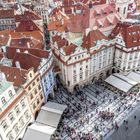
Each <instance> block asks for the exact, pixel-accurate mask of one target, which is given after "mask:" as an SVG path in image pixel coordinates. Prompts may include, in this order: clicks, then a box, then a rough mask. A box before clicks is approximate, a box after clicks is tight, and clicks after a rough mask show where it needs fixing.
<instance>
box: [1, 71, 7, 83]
mask: <svg viewBox="0 0 140 140" xmlns="http://www.w3.org/2000/svg"><path fill="white" fill-rule="evenodd" d="M0 80H4V81H6V76H5V74H4V73H3V72H0Z"/></svg>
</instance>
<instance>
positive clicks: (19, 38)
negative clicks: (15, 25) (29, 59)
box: [10, 31, 44, 49]
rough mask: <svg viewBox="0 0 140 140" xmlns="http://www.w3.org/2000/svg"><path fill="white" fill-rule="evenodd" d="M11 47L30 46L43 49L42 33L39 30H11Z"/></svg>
mask: <svg viewBox="0 0 140 140" xmlns="http://www.w3.org/2000/svg"><path fill="white" fill-rule="evenodd" d="M11 38H12V40H11V44H10V46H11V47H30V48H39V49H43V48H44V45H43V34H42V33H41V32H39V31H34V32H12V33H11Z"/></svg>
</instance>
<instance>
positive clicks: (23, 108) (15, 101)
mask: <svg viewBox="0 0 140 140" xmlns="http://www.w3.org/2000/svg"><path fill="white" fill-rule="evenodd" d="M0 83H1V85H0V91H1V94H0V106H1V108H0V110H1V113H0V132H1V137H2V139H3V140H17V139H19V138H22V136H23V134H24V132H25V129H26V127H27V125H28V124H29V123H30V122H32V121H33V116H32V115H31V112H30V108H29V104H28V101H27V98H26V96H25V93H24V91H23V89H19V90H17V91H16V90H15V89H14V86H13V84H12V83H11V82H8V81H1V82H0Z"/></svg>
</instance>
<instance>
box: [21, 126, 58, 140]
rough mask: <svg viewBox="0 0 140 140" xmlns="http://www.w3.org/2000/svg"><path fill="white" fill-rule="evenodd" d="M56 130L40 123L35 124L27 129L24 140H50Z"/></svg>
mask: <svg viewBox="0 0 140 140" xmlns="http://www.w3.org/2000/svg"><path fill="white" fill-rule="evenodd" d="M55 130H56V128H53V127H50V126H46V125H44V124H40V123H34V124H32V125H31V126H29V127H28V128H27V131H26V133H25V135H24V137H23V140H50V138H51V135H52V134H53V133H54V132H55Z"/></svg>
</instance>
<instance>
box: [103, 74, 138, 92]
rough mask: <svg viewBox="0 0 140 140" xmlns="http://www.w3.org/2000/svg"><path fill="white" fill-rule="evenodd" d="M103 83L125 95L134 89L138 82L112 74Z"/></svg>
mask: <svg viewBox="0 0 140 140" xmlns="http://www.w3.org/2000/svg"><path fill="white" fill-rule="evenodd" d="M105 82H107V83H108V84H110V85H112V86H114V87H116V88H117V89H119V90H121V91H123V92H125V93H127V92H128V91H129V90H130V89H131V88H132V87H134V86H135V85H136V84H138V82H136V81H134V80H132V79H129V78H128V77H127V76H124V75H122V74H120V73H117V74H113V75H111V76H109V77H108V78H107V79H106V80H105Z"/></svg>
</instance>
